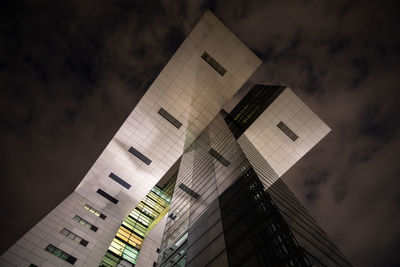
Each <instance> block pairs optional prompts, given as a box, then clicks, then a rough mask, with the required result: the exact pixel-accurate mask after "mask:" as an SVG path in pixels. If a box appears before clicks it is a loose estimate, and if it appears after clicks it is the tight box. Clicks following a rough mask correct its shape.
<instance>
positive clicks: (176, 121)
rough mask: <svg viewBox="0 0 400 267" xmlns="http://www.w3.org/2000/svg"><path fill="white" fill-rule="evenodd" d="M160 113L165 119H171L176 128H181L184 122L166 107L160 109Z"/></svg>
mask: <svg viewBox="0 0 400 267" xmlns="http://www.w3.org/2000/svg"><path fill="white" fill-rule="evenodd" d="M158 114H160V115H161V116H162V117H163V118H164V119H166V120H167V121H169V122H170V123H171V124H172V125H174V126H175V127H176V128H178V129H179V128H181V126H182V123H181V122H180V121H178V120H177V119H176V118H175V117H174V116H172V115H171V114H169V113H168V111H166V110H165V109H163V108H160V110H159V111H158Z"/></svg>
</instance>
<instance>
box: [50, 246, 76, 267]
mask: <svg viewBox="0 0 400 267" xmlns="http://www.w3.org/2000/svg"><path fill="white" fill-rule="evenodd" d="M45 250H46V251H48V252H50V253H51V254H53V255H54V256H57V257H59V258H60V259H62V260H64V261H66V262H68V263H71V264H74V263H75V262H76V258H75V257H73V256H71V255H69V254H68V253H66V252H64V251H62V250H61V249H59V248H56V247H55V246H53V245H52V244H49V245H48V246H47V247H46V248H45Z"/></svg>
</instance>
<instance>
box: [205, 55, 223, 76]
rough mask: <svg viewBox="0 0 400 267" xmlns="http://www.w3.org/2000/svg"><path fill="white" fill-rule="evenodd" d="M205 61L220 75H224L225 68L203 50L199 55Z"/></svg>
mask: <svg viewBox="0 0 400 267" xmlns="http://www.w3.org/2000/svg"><path fill="white" fill-rule="evenodd" d="M201 58H202V59H204V61H205V62H207V63H208V65H210V66H211V67H212V68H213V69H214V70H216V71H217V72H218V73H219V74H220V75H221V76H224V74H225V73H226V69H225V68H224V67H222V66H221V64H219V63H218V62H217V61H216V60H215V59H214V58H213V57H212V56H210V55H209V54H208V53H207V52H204V53H203V55H202V56H201Z"/></svg>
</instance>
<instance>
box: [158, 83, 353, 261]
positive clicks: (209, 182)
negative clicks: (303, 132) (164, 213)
mask: <svg viewBox="0 0 400 267" xmlns="http://www.w3.org/2000/svg"><path fill="white" fill-rule="evenodd" d="M284 88H285V87H283V86H262V85H260V86H255V87H253V88H252V89H251V90H250V92H249V94H248V95H247V96H245V97H244V98H243V100H242V101H241V102H240V103H239V104H238V105H237V106H236V107H235V108H234V109H233V111H232V112H231V113H230V114H227V113H226V112H225V111H221V113H220V114H219V115H217V116H216V117H215V118H214V120H213V121H212V122H211V123H210V124H209V126H208V127H207V128H206V129H205V130H204V131H203V132H202V133H201V135H200V136H199V137H198V138H197V139H196V141H195V142H194V143H193V144H192V145H191V146H190V147H188V148H187V149H186V151H185V153H184V154H183V155H182V160H181V164H180V168H179V173H178V177H177V182H176V188H175V191H174V195H173V198H172V202H171V207H170V213H169V216H168V218H167V223H166V227H165V230H164V235H163V240H162V243H161V248H160V253H159V257H158V261H157V266H351V264H350V263H349V262H348V261H347V260H346V259H345V258H344V256H343V255H342V254H341V252H340V251H339V249H338V248H337V247H335V246H334V245H333V243H332V242H331V241H330V240H329V238H328V237H327V236H326V234H325V233H324V232H323V231H322V229H321V228H320V227H319V226H318V224H317V223H316V222H315V220H313V219H312V217H311V216H310V215H309V214H308V212H307V211H306V209H305V208H304V207H303V206H302V205H301V203H300V202H299V201H298V200H297V199H296V197H295V196H294V195H293V193H291V192H290V190H289V189H288V188H287V186H286V185H285V184H284V182H283V181H282V180H281V179H280V178H279V175H278V174H277V173H276V172H275V171H274V170H273V169H272V167H271V166H270V165H269V164H268V162H267V161H266V160H265V159H264V158H263V156H262V155H261V154H260V153H259V152H258V150H257V149H256V148H255V147H254V146H253V145H252V143H251V142H250V141H249V140H248V139H247V137H246V136H245V135H243V133H244V131H245V130H246V129H247V128H248V127H249V126H250V125H251V123H253V122H254V121H255V120H256V119H257V118H258V116H259V115H261V114H262V113H263V112H264V110H265V109H266V108H267V107H268V105H269V104H270V103H271V102H272V101H274V100H275V99H276V98H277V97H278V96H279V94H280V93H281V92H282V91H283V90H284ZM182 185H184V186H182Z"/></svg>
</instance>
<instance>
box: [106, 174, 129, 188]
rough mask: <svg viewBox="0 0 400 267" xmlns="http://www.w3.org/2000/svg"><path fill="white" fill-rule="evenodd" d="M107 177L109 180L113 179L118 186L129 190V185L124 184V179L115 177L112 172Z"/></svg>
mask: <svg viewBox="0 0 400 267" xmlns="http://www.w3.org/2000/svg"><path fill="white" fill-rule="evenodd" d="M108 177H110V178H111V179H113V180H114V181H116V182H117V183H119V184H120V185H122V186H123V187H125V188H126V189H129V188H131V185H130V184H129V183H127V182H125V181H124V179H122V178H121V177H119V176H118V175H116V174H115V173H113V172H112V173H110V175H108Z"/></svg>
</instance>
